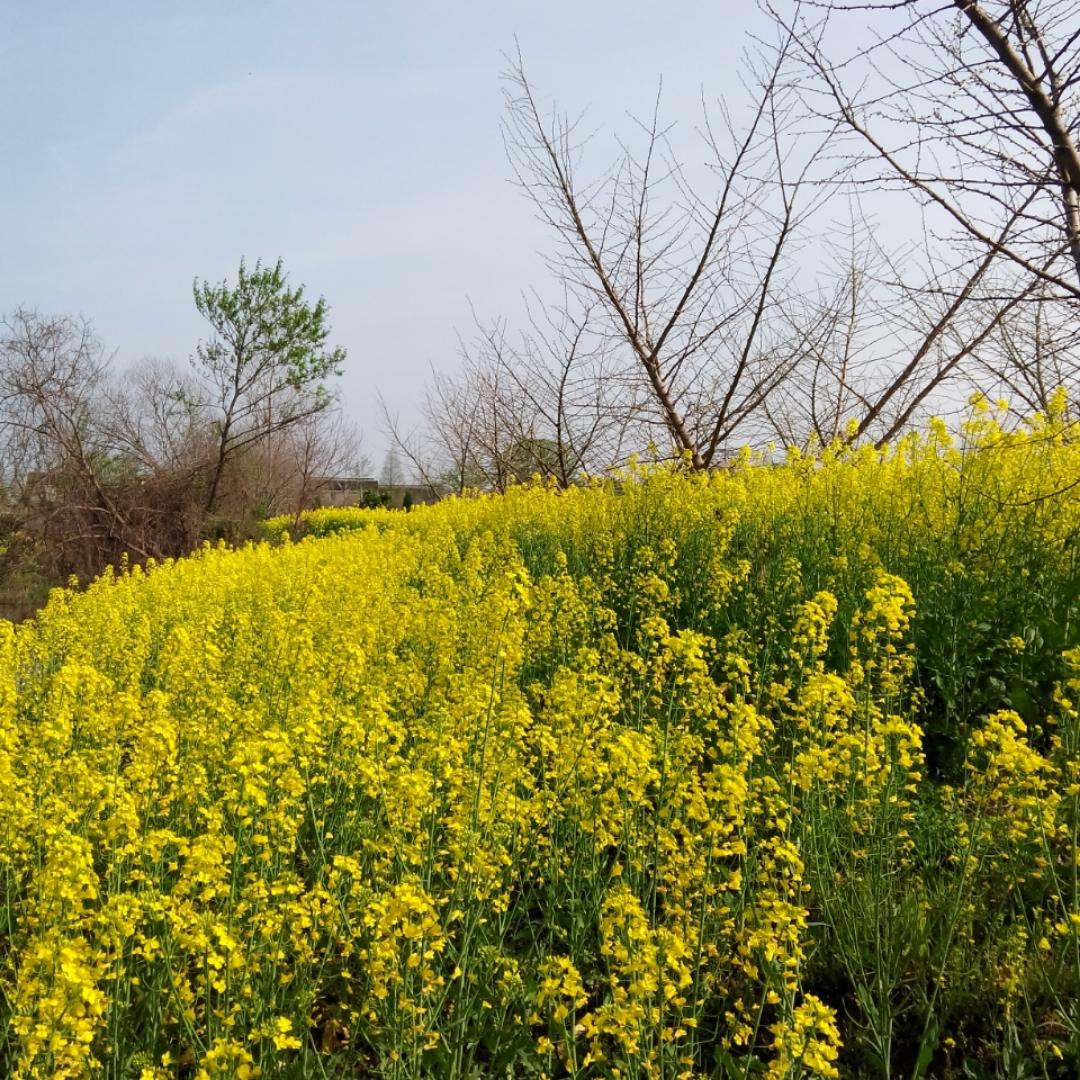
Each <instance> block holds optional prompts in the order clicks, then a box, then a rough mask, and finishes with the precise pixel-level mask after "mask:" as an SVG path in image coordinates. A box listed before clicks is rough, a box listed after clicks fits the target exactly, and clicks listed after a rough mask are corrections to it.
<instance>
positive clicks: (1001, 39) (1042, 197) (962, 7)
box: [768, 0, 1080, 300]
mask: <svg viewBox="0 0 1080 1080" xmlns="http://www.w3.org/2000/svg"><path fill="white" fill-rule="evenodd" d="M768 10H769V11H770V13H771V14H772V16H773V18H774V19H775V20H776V22H777V23H778V24H779V25H780V26H781V27H782V28H783V30H784V32H786V33H789V34H790V35H791V36H792V38H793V40H794V41H795V43H796V51H797V54H798V55H799V57H800V58H801V59H802V60H803V62H804V63H805V64H806V65H807V68H808V70H809V71H810V72H812V74H813V76H814V79H813V81H812V83H808V84H807V87H806V93H807V95H808V99H809V95H815V96H816V101H817V105H816V108H815V111H816V114H817V116H818V117H820V118H821V119H822V120H824V121H825V122H826V123H828V124H830V125H841V126H842V127H843V128H844V129H846V130H847V131H848V132H850V133H851V134H852V135H854V136H855V137H856V138H857V140H858V142H859V143H860V144H861V146H862V149H861V150H856V151H855V153H854V155H853V158H852V160H851V164H852V165H854V166H855V167H856V168H855V172H854V173H853V174H852V176H851V179H852V180H853V182H856V183H858V184H860V185H863V186H884V187H889V188H897V187H898V188H900V189H901V190H904V191H907V192H912V193H914V194H916V195H917V196H918V198H919V199H920V200H921V202H922V203H923V205H924V206H926V207H927V208H929V209H931V210H932V211H933V212H934V222H935V227H937V228H939V230H941V231H942V232H944V230H947V229H948V228H950V227H951V229H952V231H953V235H952V237H951V241H952V242H953V243H954V244H955V243H957V242H958V241H959V242H963V244H964V246H965V248H966V249H968V250H973V249H981V250H982V251H983V252H984V253H992V254H993V255H994V256H995V257H1000V258H1002V259H1004V260H1007V261H1008V262H1009V263H1010V264H1011V266H1012V267H1013V269H1014V270H1015V271H1017V272H1018V273H1019V274H1020V275H1021V276H1022V277H1029V278H1035V279H1037V282H1038V283H1040V284H1041V285H1042V286H1043V287H1044V288H1045V287H1049V289H1050V291H1051V292H1052V293H1053V294H1054V295H1056V296H1058V297H1066V298H1071V299H1073V300H1076V299H1080V149H1078V134H1080V49H1078V48H1077V43H1078V41H1080V9H1078V8H1077V6H1076V5H1075V4H1073V3H1069V2H1062V0H1043V2H1039V0H952V2H951V3H941V2H937V0H898V2H897V0H877V2H875V0H865V2H862V3H844V2H842V0H837V2H827V0H823V2H814V0H804V2H802V3H795V4H793V5H791V6H790V7H784V8H783V9H781V8H780V7H779V6H773V5H771V4H770V5H768ZM859 14H862V15H863V16H864V17H868V18H869V19H870V20H871V26H870V30H871V32H872V33H873V34H874V41H873V43H872V44H871V45H870V46H869V47H865V48H860V49H859V50H858V51H856V52H853V53H852V52H849V54H845V55H830V52H831V45H832V36H831V31H832V29H833V28H834V27H835V26H836V25H837V24H838V23H840V22H843V24H844V25H845V26H848V24H850V23H852V22H853V20H855V19H856V18H857V16H858V15H859Z"/></svg>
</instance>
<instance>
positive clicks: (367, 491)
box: [315, 476, 439, 507]
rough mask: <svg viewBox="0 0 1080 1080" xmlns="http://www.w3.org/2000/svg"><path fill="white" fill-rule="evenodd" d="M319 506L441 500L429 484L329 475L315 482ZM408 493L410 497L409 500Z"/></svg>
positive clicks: (399, 503) (393, 504) (412, 502)
mask: <svg viewBox="0 0 1080 1080" xmlns="http://www.w3.org/2000/svg"><path fill="white" fill-rule="evenodd" d="M315 490H316V494H315V503H316V505H318V506H364V505H371V504H372V503H377V504H378V505H380V506H392V507H400V506H403V505H404V504H405V502H406V501H408V502H409V503H410V504H411V505H413V506H419V505H420V504H422V503H434V502H438V501H439V496H438V494H437V493H436V492H434V491H433V490H432V489H431V488H430V487H429V486H428V485H427V484H380V483H379V481H378V480H376V479H375V478H374V477H373V476H325V477H320V478H318V480H317V481H316V484H315ZM406 496H408V500H406Z"/></svg>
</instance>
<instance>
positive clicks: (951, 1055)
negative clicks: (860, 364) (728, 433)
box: [0, 398, 1080, 1080]
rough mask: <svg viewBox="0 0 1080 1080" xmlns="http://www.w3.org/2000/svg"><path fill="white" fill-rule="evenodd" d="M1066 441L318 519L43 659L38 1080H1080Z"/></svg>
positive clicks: (19, 740) (32, 653) (31, 741)
mask: <svg viewBox="0 0 1080 1080" xmlns="http://www.w3.org/2000/svg"><path fill="white" fill-rule="evenodd" d="M1057 404H1058V406H1059V408H1058V409H1057V411H1052V412H1051V413H1049V414H1044V415H1040V416H1036V417H1034V418H1033V419H1031V420H1030V421H1029V422H1028V423H1027V424H1026V425H1024V426H1022V427H1021V428H1019V429H1016V430H1012V431H1007V430H1005V429H1004V428H1003V427H1002V426H1001V425H1000V424H999V420H1000V418H1001V415H1003V414H998V413H997V412H996V411H995V409H994V408H992V407H991V406H989V405H987V404H985V403H979V404H977V405H976V406H975V407H974V409H973V411H972V413H971V416H970V418H969V420H968V422H967V423H966V424H965V425H964V426H963V428H962V429H961V430H960V431H959V432H958V433H956V434H954V435H950V434H949V433H948V432H947V431H946V428H945V426H944V425H942V424H935V425H931V427H930V428H929V429H928V430H927V432H925V433H924V434H913V435H910V436H907V437H905V438H904V439H902V440H901V441H899V442H898V443H896V444H895V445H894V446H892V447H886V448H882V449H874V448H872V447H862V448H847V449H845V448H842V447H840V446H836V447H832V448H826V449H822V450H818V451H813V452H804V453H795V452H792V453H790V454H789V455H788V457H787V460H786V461H784V462H782V463H777V462H773V461H770V460H768V459H767V458H766V457H765V456H754V455H752V454H750V453H747V454H744V455H743V456H742V457H741V458H739V459H738V460H735V461H732V462H731V463H729V465H728V466H727V467H725V468H723V469H718V470H714V471H711V472H702V471H692V470H685V469H683V468H681V467H679V466H678V465H674V466H672V465H670V464H667V465H653V466H646V465H641V464H634V465H632V466H631V467H629V468H628V469H626V470H625V471H623V472H622V473H620V474H619V475H617V476H614V477H611V478H608V479H605V480H603V481H596V482H594V483H591V484H589V485H586V486H579V487H571V488H569V489H566V490H558V489H556V488H554V487H545V486H543V485H536V486H523V487H512V488H511V489H510V490H509V492H508V493H506V494H505V495H487V496H477V497H473V498H463V499H449V500H446V501H444V502H442V503H440V504H438V505H436V506H434V507H424V508H419V509H417V510H415V511H414V512H413V513H410V514H403V513H395V512H392V511H387V510H370V511H364V510H334V511H331V510H324V511H316V512H314V513H312V514H310V515H308V516H307V517H305V518H303V519H302V521H301V524H300V529H299V531H306V533H307V535H306V536H304V537H303V538H299V537H293V538H290V536H289V534H288V528H289V527H290V526H294V525H295V519H294V518H291V517H290V518H288V519H281V520H279V521H271V522H269V523H268V524H267V526H266V528H267V532H268V535H269V537H270V539H268V540H267V541H264V542H261V543H257V544H249V545H247V546H245V547H243V548H240V549H229V548H227V547H225V546H216V547H213V546H205V547H204V548H203V549H201V550H200V551H199V552H198V553H196V554H195V555H194V556H192V557H190V558H184V559H179V560H176V561H166V562H163V563H160V564H153V563H151V564H149V565H147V566H145V567H134V566H133V567H131V568H130V569H128V568H124V567H121V568H120V569H119V570H118V571H116V572H109V573H106V574H105V575H104V576H103V577H101V578H99V579H98V580H97V581H96V582H94V583H93V584H92V585H90V586H89V587H88V588H87V589H85V590H84V591H81V592H77V591H73V590H60V591H57V592H55V593H54V594H53V595H52V597H51V599H50V601H49V603H48V604H47V606H45V608H44V609H43V610H42V611H41V612H40V613H39V614H38V615H37V616H36V617H35V618H34V619H33V620H31V621H29V622H26V623H24V624H22V625H20V626H17V627H15V626H12V625H11V624H8V623H0V1071H2V1072H3V1074H4V1075H10V1076H15V1077H37V1076H55V1077H82V1076H107V1077H114V1078H122V1077H131V1078H137V1080H155V1078H156V1080H164V1078H166V1077H197V1078H199V1080H204V1078H209V1077H237V1078H250V1077H256V1076H262V1077H273V1076H281V1077H312V1076H315V1077H319V1076H324V1077H351V1076H381V1077H393V1078H405V1077H420V1076H431V1077H450V1076H454V1077H467V1076H514V1077H518V1076H521V1077H527V1076H535V1077H542V1076H547V1077H556V1076H574V1077H642V1076H650V1077H691V1076H716V1077H746V1078H749V1077H769V1078H781V1077H785V1078H794V1077H800V1076H806V1077H809V1076H819V1077H835V1076H840V1075H843V1076H855V1077H863V1076H866V1077H869V1076H903V1077H918V1076H943V1077H954V1076H955V1077H960V1076H964V1077H980V1078H981V1077H996V1076H1010V1077H1028V1076H1032V1077H1034V1076H1042V1077H1066V1076H1075V1075H1076V1072H1077V1069H1078V1068H1080V1006H1078V996H1077V994H1078V989H1080V889H1078V875H1080V847H1078V841H1080V835H1078V827H1080V822H1078V811H1080V771H1078V770H1080V766H1078V761H1080V757H1078V755H1080V648H1078V645H1080V632H1078V618H1080V610H1078V607H1080V547H1078V544H1077V535H1078V529H1080V498H1078V496H1080V441H1078V434H1080V432H1078V430H1077V427H1076V423H1075V422H1070V421H1069V420H1068V419H1067V417H1066V415H1065V409H1064V401H1063V400H1061V399H1060V398H1059V399H1057Z"/></svg>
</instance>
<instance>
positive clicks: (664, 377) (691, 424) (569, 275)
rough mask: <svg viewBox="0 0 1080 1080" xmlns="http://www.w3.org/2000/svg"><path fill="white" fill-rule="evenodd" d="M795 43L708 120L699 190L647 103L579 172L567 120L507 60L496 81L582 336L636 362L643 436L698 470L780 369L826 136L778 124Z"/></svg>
mask: <svg viewBox="0 0 1080 1080" xmlns="http://www.w3.org/2000/svg"><path fill="white" fill-rule="evenodd" d="M792 46H793V41H792V39H791V38H790V36H786V37H784V38H783V39H782V40H781V41H780V42H779V44H778V46H777V47H776V48H775V49H773V50H772V51H771V52H769V53H765V52H763V53H762V54H761V56H760V57H759V58H758V59H759V63H758V67H757V70H756V74H755V76H754V85H755V99H754V102H753V106H752V108H751V109H750V110H749V114H748V117H747V120H746V122H745V123H744V124H743V125H741V126H740V125H737V124H736V123H735V122H734V120H733V119H732V118H731V116H730V115H729V114H727V113H726V112H725V114H724V125H723V136H722V137H721V135H720V134H719V133H718V131H717V129H716V128H715V127H714V126H713V125H712V124H707V126H706V137H707V145H708V148H709V151H710V155H711V158H712V161H713V168H714V172H715V176H716V189H715V191H712V192H710V193H709V194H708V195H702V194H700V193H699V192H698V191H697V190H695V188H694V186H693V185H691V183H690V182H689V180H688V178H687V176H686V175H685V173H684V171H683V170H682V169H681V168H680V166H679V165H678V164H677V163H675V162H674V161H673V160H672V156H671V154H670V152H669V147H668V141H667V138H666V134H667V133H666V131H665V129H663V128H662V127H661V126H660V121H659V117H658V109H657V111H654V114H653V117H652V118H651V120H650V121H649V122H648V123H644V124H640V125H639V134H640V136H641V140H640V141H641V148H640V149H639V150H637V151H634V150H632V149H630V148H629V147H624V150H623V153H622V156H621V157H620V159H619V160H618V161H617V162H616V164H615V166H614V167H613V168H612V169H611V171H610V172H609V173H608V174H606V175H605V176H603V177H602V178H601V179H600V180H598V181H594V182H591V183H590V182H583V181H581V180H579V178H578V175H577V171H578V163H579V159H580V156H581V150H582V142H581V140H580V139H579V136H578V125H577V124H576V123H575V122H571V121H570V120H568V119H567V118H565V117H564V116H562V115H560V114H558V113H553V114H552V115H550V116H546V115H545V114H544V112H543V111H542V110H541V107H540V105H539V102H538V99H537V96H536V93H535V91H534V90H533V88H532V86H531V84H530V83H529V81H528V79H527V77H526V74H525V70H524V66H523V64H522V62H521V59H520V57H518V59H517V60H516V61H515V62H514V63H513V65H512V67H511V69H510V71H509V72H508V74H507V76H506V79H507V84H508V91H507V112H506V122H505V142H506V146H507V150H508V154H509V156H510V160H511V164H512V167H513V169H514V173H515V176H516V177H517V180H518V182H519V184H520V185H521V187H522V189H523V190H524V191H525V192H526V193H527V194H528V195H529V197H530V198H531V200H532V202H533V204H534V205H535V207H536V208H537V211H538V213H539V216H540V217H541V219H542V220H543V221H544V222H546V223H547V224H548V225H549V226H550V227H551V228H552V229H553V231H554V232H555V233H556V235H557V237H558V240H559V245H558V248H557V249H556V251H555V253H554V254H553V255H552V257H551V260H550V262H551V265H552V268H553V270H554V272H555V273H556V274H557V275H558V276H559V278H560V279H561V280H562V281H563V282H564V283H565V285H566V287H567V288H568V289H570V290H571V291H572V292H573V293H574V294H575V295H576V296H578V297H579V298H581V300H582V303H583V304H585V303H586V302H587V305H588V306H589V307H590V308H591V309H592V310H594V311H595V314H594V315H593V317H592V319H591V326H590V333H592V334H595V335H599V336H601V337H602V339H603V340H604V342H605V345H606V349H607V351H608V353H609V355H610V354H611V353H612V352H613V351H614V350H615V348H616V347H617V348H618V349H619V351H620V352H621V354H622V356H623V357H624V360H623V371H624V372H628V371H633V372H635V373H636V381H637V384H638V386H639V387H640V388H641V389H642V391H643V393H642V395H641V398H642V400H645V401H647V402H648V403H649V405H650V418H651V423H652V425H653V429H654V433H655V438H656V441H657V442H664V441H666V442H667V444H668V445H669V446H670V448H671V452H672V453H673V454H674V455H677V456H685V457H686V458H687V459H688V460H689V461H690V462H691V463H692V464H693V466H695V467H697V468H707V467H708V466H710V465H711V464H713V463H714V462H716V461H717V460H719V458H720V457H722V455H723V452H724V450H725V448H726V447H727V446H728V445H729V443H730V441H731V440H732V439H734V438H746V437H748V436H750V435H751V434H753V433H754V432H755V430H756V428H755V425H758V424H759V422H760V417H761V415H762V411H763V406H764V404H765V403H766V402H767V401H768V400H769V398H770V396H771V395H772V394H773V393H775V392H776V390H777V389H778V387H780V386H781V385H782V384H783V382H784V380H785V379H786V378H787V377H788V375H789V373H790V365H791V363H793V362H794V359H795V357H794V356H793V355H792V353H791V351H790V350H789V349H786V348H785V347H784V345H785V335H786V328H785V326H784V323H785V319H789V318H790V314H788V315H787V316H785V314H784V309H785V303H786V301H787V300H788V299H789V298H790V297H791V296H792V295H794V294H795V293H796V292H797V289H796V277H797V265H796V264H795V263H794V262H793V259H792V257H793V256H794V255H795V252H796V245H797V239H798V237H799V235H800V230H801V229H802V227H803V225H804V223H805V221H806V220H807V219H808V218H809V217H810V216H811V215H812V213H813V211H814V210H815V208H816V207H817V205H818V204H819V203H820V198H821V190H822V189H820V188H818V189H813V188H811V187H810V186H808V185H807V183H806V181H807V177H808V173H809V170H810V169H811V167H812V166H813V164H814V163H815V162H816V161H817V160H818V157H819V155H820V153H821V151H822V149H823V147H824V146H825V145H826V143H827V141H828V135H827V133H826V134H825V135H822V136H820V137H818V138H815V139H814V140H813V141H811V142H809V143H807V141H806V140H805V139H803V138H802V137H801V136H800V135H799V133H797V132H796V131H795V130H794V129H793V128H792V126H791V122H792V117H793V115H794V114H793V107H794V104H795V102H794V99H793V97H792V88H791V87H790V86H789V85H788V84H787V83H786V81H785V72H786V69H787V65H788V61H789V53H790V49H791V48H792Z"/></svg>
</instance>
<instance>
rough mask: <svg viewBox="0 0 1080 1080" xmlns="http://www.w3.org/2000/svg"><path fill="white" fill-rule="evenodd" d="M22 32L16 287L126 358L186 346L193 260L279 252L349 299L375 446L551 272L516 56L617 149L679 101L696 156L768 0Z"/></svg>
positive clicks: (2, 75) (7, 277) (3, 154)
mask: <svg viewBox="0 0 1080 1080" xmlns="http://www.w3.org/2000/svg"><path fill="white" fill-rule="evenodd" d="M5 23H6V25H5V31H4V34H3V37H2V39H0V100H3V101H4V102H5V104H6V109H5V114H6V115H5V118H4V123H3V124H2V125H0V159H2V160H3V161H4V162H5V167H4V168H3V169H2V170H0V235H2V237H3V258H2V259H0V310H11V309H12V308H14V307H15V306H17V305H20V304H22V305H28V306H31V307H36V308H38V309H40V310H41V311H43V312H47V313H63V314H82V315H85V316H87V317H88V318H90V319H91V320H92V321H93V323H94V325H95V327H96V329H97V332H98V334H99V336H100V337H101V338H102V339H103V341H104V342H105V343H106V345H107V346H108V347H109V348H110V349H115V350H116V360H117V363H118V364H120V365H121V366H132V365H137V364H139V363H140V362H142V361H143V360H144V358H146V357H150V356H155V357H163V358H173V359H175V360H179V361H184V360H185V359H186V358H187V357H188V356H189V355H190V354H191V353H192V352H193V350H194V347H195V344H196V342H197V340H198V338H199V337H200V335H201V334H202V333H203V328H202V326H201V325H200V322H201V320H200V319H199V316H198V314H197V312H196V311H195V308H194V305H193V303H192V300H191V283H192V280H193V279H194V278H195V277H205V278H209V279H212V280H215V279H220V278H222V277H224V276H225V275H227V274H230V273H232V272H234V270H235V267H236V265H237V262H238V260H239V259H240V257H242V256H243V257H246V258H247V259H249V260H251V261H254V260H255V259H257V258H262V259H264V260H270V261H273V260H276V259H277V258H279V257H280V258H282V259H284V261H285V266H286V269H287V271H288V272H289V275H290V279H291V280H292V281H294V282H296V283H300V282H303V283H305V284H306V285H307V287H308V290H309V294H311V295H313V296H317V295H323V296H325V297H326V299H327V301H328V302H329V304H330V308H331V315H330V321H331V324H332V326H333V328H334V343H335V344H340V345H342V346H344V347H345V348H346V349H347V350H348V353H349V359H348V363H347V365H346V371H345V375H344V378H343V383H342V385H343V390H344V397H345V403H346V406H347V407H348V410H349V412H350V413H351V414H352V415H353V416H354V417H355V418H356V420H357V421H358V422H359V423H360V425H361V426H362V428H363V429H364V435H365V442H366V448H367V450H368V452H369V453H370V454H371V456H372V457H373V459H374V462H375V465H376V467H377V465H378V462H379V461H380V460H381V458H382V454H383V451H384V449H385V445H386V443H385V440H384V438H383V436H382V433H381V431H380V428H381V419H380V414H379V410H378V408H377V405H376V402H375V400H374V397H375V391H376V390H379V391H381V392H382V393H383V394H384V395H385V396H386V398H387V399H388V401H389V402H390V404H391V406H392V407H394V408H395V409H398V410H400V412H401V415H402V418H403V420H405V421H406V422H408V421H409V420H410V419H411V416H412V410H413V408H414V403H415V400H416V398H417V396H418V391H419V387H420V385H421V384H422V382H423V381H424V379H425V378H426V376H427V375H428V374H429V372H430V370H431V369H432V368H433V367H434V368H436V369H440V370H446V369H448V368H453V367H455V366H456V364H457V350H458V343H457V336H456V334H457V332H461V333H463V334H466V335H467V334H468V333H469V332H470V331H471V327H472V315H471V312H470V304H471V305H473V306H474V307H475V308H476V310H477V312H478V313H479V314H480V315H481V316H493V315H507V316H509V317H511V318H513V317H514V315H515V313H516V312H517V311H519V310H520V301H519V294H520V292H521V290H523V289H526V288H529V287H533V286H536V287H538V288H540V289H541V290H543V289H544V288H546V287H548V276H547V275H546V273H545V269H544V265H543V261H542V258H541V257H540V255H539V254H538V252H540V251H542V250H544V249H545V248H547V247H548V246H549V244H548V241H547V237H546V236H545V234H544V231H543V229H542V227H541V226H540V224H539V223H538V222H537V221H536V220H535V218H534V212H533V209H532V208H531V207H530V205H529V204H528V202H527V201H526V200H525V199H523V198H522V196H521V194H520V192H518V191H517V190H515V188H514V187H513V186H512V185H511V184H510V183H509V178H510V169H509V167H508V166H507V163H506V158H505V155H504V152H503V146H502V142H501V137H500V126H499V125H500V120H501V118H502V115H503V104H502V86H501V83H500V78H499V75H500V72H501V71H503V70H504V69H505V67H506V60H505V58H504V55H503V54H504V53H505V52H507V51H511V50H513V49H514V47H515V45H514V43H515V36H516V38H517V40H518V42H519V43H520V46H521V50H522V53H523V56H524V58H525V62H526V64H527V66H528V69H529V72H530V77H531V78H532V80H533V81H534V83H535V85H536V86H537V87H538V88H539V90H540V92H541V93H542V94H543V95H544V97H545V98H546V99H550V98H552V97H554V98H556V99H557V100H558V102H559V104H560V105H561V106H563V107H565V108H566V109H568V110H570V111H571V112H577V111H579V110H586V116H585V120H584V124H583V131H591V130H594V129H595V130H596V131H597V132H598V135H597V140H598V143H599V144H600V145H599V146H598V148H597V154H598V156H599V159H600V160H601V161H603V160H605V159H606V157H607V156H608V153H607V151H608V150H609V149H610V148H611V147H613V146H614V142H613V139H614V134H613V133H614V131H615V130H616V129H620V128H621V129H622V130H624V131H625V130H627V114H628V113H629V114H635V115H647V114H649V113H650V112H651V109H652V106H653V103H654V99H655V97H656V93H657V87H658V81H659V80H660V79H661V77H662V79H663V93H662V114H663V117H664V118H665V119H666V120H667V121H668V122H674V123H675V124H676V127H675V129H674V131H673V132H672V139H673V142H674V144H675V146H676V148H677V149H678V150H679V151H680V153H681V156H682V157H683V159H684V162H685V163H686V164H687V166H688V167H689V168H690V169H694V168H696V167H698V164H697V163H698V161H699V159H700V160H701V161H704V154H702V153H700V152H699V145H698V142H697V136H696V133H695V129H696V127H697V125H698V124H699V122H700V116H701V99H702V95H704V96H705V97H706V98H707V99H710V100H712V99H715V98H717V97H720V96H726V97H728V98H729V99H730V100H731V102H732V103H733V104H734V105H736V106H738V105H740V104H742V103H743V102H744V101H745V100H746V98H745V96H744V95H743V93H742V89H741V86H740V83H739V60H740V54H741V51H742V50H743V49H744V48H745V47H746V46H747V45H748V44H750V43H751V42H750V41H749V39H748V37H747V35H748V34H751V33H754V32H763V33H764V32H768V25H767V22H766V20H765V19H764V18H763V17H762V16H761V15H760V13H759V12H758V11H757V10H756V9H755V8H753V7H752V6H749V5H732V4H720V3H715V4H701V3H694V4H678V3H675V4H671V5H668V6H667V7H666V8H665V9H664V13H663V15H662V16H661V15H659V13H658V9H657V8H656V6H655V5H653V4H645V3H627V2H626V0H621V2H618V3H614V2H608V0H604V2H596V3H589V4H586V5H582V4H573V3H569V2H564V0H553V2H551V3H546V4H543V5H535V4H512V3H496V2H487V0H484V2H471V3H469V4H459V5H453V6H446V5H442V4H434V3H416V4H402V5H396V4H395V5H391V4H388V3H384V4H354V3H324V4H319V5H297V4H292V3H275V2H270V3H254V2H245V3H236V4H230V5H227V6H226V5H218V4H210V3H205V2H200V3H194V4H187V5H183V7H182V9H178V8H175V7H168V8H166V7H164V6H156V5H145V4H143V5H136V4H134V3H99V4H94V5H83V4H79V3H76V2H58V3H51V4H47V5H46V4H33V5H31V4H26V5H15V6H13V7H12V8H10V9H9V10H8V11H7V13H6V16H5Z"/></svg>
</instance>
